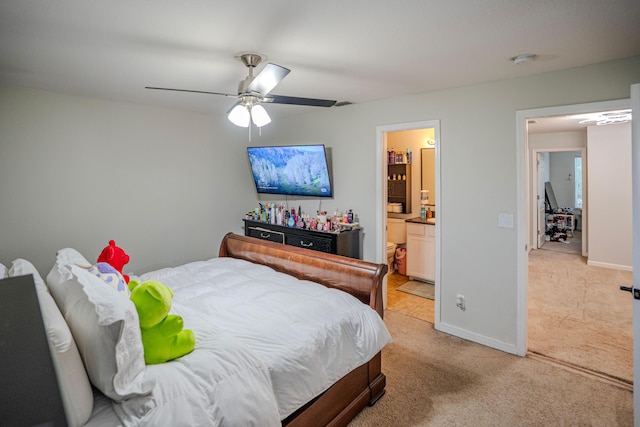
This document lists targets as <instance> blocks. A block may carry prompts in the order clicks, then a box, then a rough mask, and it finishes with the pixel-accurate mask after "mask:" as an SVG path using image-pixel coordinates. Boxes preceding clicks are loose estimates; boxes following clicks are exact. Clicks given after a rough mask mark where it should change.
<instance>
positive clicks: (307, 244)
mask: <svg viewBox="0 0 640 427" xmlns="http://www.w3.org/2000/svg"><path fill="white" fill-rule="evenodd" d="M300 246H304V247H305V248H310V247H312V246H313V242H309V243H305V242H303V241H302V240H301V241H300Z"/></svg>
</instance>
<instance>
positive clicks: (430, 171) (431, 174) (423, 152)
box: [420, 147, 437, 205]
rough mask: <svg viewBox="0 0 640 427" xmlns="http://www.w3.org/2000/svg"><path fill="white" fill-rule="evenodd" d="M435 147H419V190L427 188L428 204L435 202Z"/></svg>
mask: <svg viewBox="0 0 640 427" xmlns="http://www.w3.org/2000/svg"><path fill="white" fill-rule="evenodd" d="M435 153H436V150H435V147H428V148H421V149H420V172H421V173H420V175H421V178H422V183H421V187H420V189H421V190H429V204H430V205H435V204H436V196H437V195H436V157H435Z"/></svg>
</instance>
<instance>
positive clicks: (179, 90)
mask: <svg viewBox="0 0 640 427" xmlns="http://www.w3.org/2000/svg"><path fill="white" fill-rule="evenodd" d="M144 88H145V89H155V90H171V91H174V92H190V93H204V94H207V95H222V96H229V97H232V98H237V97H238V95H233V94H230V93H222V92H207V91H204V90H191V89H172V88H168V87H152V86H145V87H144Z"/></svg>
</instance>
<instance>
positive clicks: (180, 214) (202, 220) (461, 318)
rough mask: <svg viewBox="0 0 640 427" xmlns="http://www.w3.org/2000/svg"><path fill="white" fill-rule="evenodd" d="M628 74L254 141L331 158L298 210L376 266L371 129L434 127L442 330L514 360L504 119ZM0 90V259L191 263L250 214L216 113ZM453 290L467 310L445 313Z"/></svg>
mask: <svg viewBox="0 0 640 427" xmlns="http://www.w3.org/2000/svg"><path fill="white" fill-rule="evenodd" d="M505 66H510V64H508V63H505ZM638 76H640V57H636V58H631V59H628V60H623V61H614V62H609V63H604V64H599V65H594V66H589V67H581V68H576V69H571V70H566V71H559V72H551V73H545V74H540V75H537V76H532V77H526V78H519V79H512V80H504V81H497V82H491V83H484V84H478V85H473V86H466V87H459V88H452V89H447V90H442V91H436V92H430V93H426V94H422V95H415V96H406V97H398V98H393V99H388V100H382V101H377V102H371V103H366V104H353V105H349V106H345V107H337V108H331V109H310V112H309V113H305V112H304V111H305V109H304V108H303V107H301V108H300V111H301V113H300V115H298V116H295V117H290V118H287V119H281V120H278V121H277V122H274V123H272V124H271V125H269V126H267V127H265V128H264V129H263V135H262V139H261V140H260V143H261V144H267V143H272V144H289V143H304V142H315V143H323V144H325V145H326V146H327V147H330V148H331V153H332V162H333V180H334V184H335V187H336V188H335V197H334V199H332V200H326V201H321V202H319V201H316V200H310V201H301V202H300V204H302V205H303V209H304V210H309V211H315V210H317V209H318V207H319V206H322V207H323V209H325V208H326V209H327V210H333V209H335V208H340V209H349V208H351V209H354V211H355V212H356V213H357V215H358V216H359V220H360V224H361V225H362V227H363V231H364V240H363V248H364V259H365V260H369V261H374V260H376V257H377V255H376V254H377V253H378V251H377V245H378V244H381V243H382V242H379V240H380V238H379V237H378V232H379V230H376V219H377V216H378V215H381V207H380V206H377V204H376V173H377V172H378V168H379V167H380V165H379V163H378V162H377V160H376V152H377V149H378V147H377V146H376V145H377V142H376V137H377V135H376V128H377V126H380V125H390V124H397V123H409V122H418V121H425V120H440V137H441V139H440V141H441V145H440V159H441V181H440V182H441V194H439V195H438V205H439V209H440V211H439V212H440V213H441V216H440V218H439V221H440V223H441V227H442V236H441V238H442V248H441V283H440V285H441V298H440V301H439V303H440V304H441V310H440V313H441V325H442V326H443V328H445V329H446V330H447V331H449V332H451V333H454V334H456V335H459V336H462V337H465V338H469V339H473V340H476V341H478V342H483V343H485V344H488V345H492V346H494V347H497V348H502V349H504V350H506V351H513V352H515V342H516V332H517V331H516V323H517V322H516V318H517V316H516V314H517V313H516V310H517V301H516V282H517V266H516V254H517V253H518V251H520V250H524V247H523V248H519V247H517V245H516V228H517V225H516V228H513V229H509V228H498V226H497V219H498V213H512V214H515V213H516V210H517V205H516V204H517V200H516V195H517V194H516V193H517V188H516V181H517V170H518V168H519V167H520V166H519V165H517V162H516V158H517V156H516V146H515V143H514V141H515V140H516V111H518V110H523V109H528V108H538V107H546V106H552V105H566V104H577V103H583V102H591V101H597V100H608V99H620V98H628V97H629V85H630V84H631V83H632V82H634V81H635V80H637V79H638ZM0 90H2V92H1V93H0V135H1V138H2V139H1V141H0V144H1V145H0V200H2V204H1V205H0V262H3V263H8V262H10V261H11V260H12V259H13V258H14V257H17V256H23V257H27V258H32V259H33V260H34V261H35V262H36V266H37V267H39V268H42V267H46V268H47V269H48V268H49V266H50V265H52V263H53V256H54V255H53V253H54V251H55V250H56V249H58V248H60V247H63V246H75V247H77V248H78V249H80V250H81V251H86V252H87V253H90V252H91V251H94V252H93V254H94V256H97V254H98V252H99V250H100V249H101V248H102V246H104V245H105V244H106V241H107V240H108V239H111V238H114V239H116V241H118V243H120V244H121V245H122V246H123V247H125V248H126V249H127V250H128V251H129V253H130V254H131V255H132V261H131V263H130V264H131V267H132V270H134V271H139V270H146V269H148V268H154V267H156V266H160V265H169V264H176V263H178V262H182V261H185V260H187V259H201V258H203V257H206V256H208V255H214V254H215V253H217V247H218V244H219V241H220V239H221V237H222V234H223V233H224V232H225V231H233V230H237V231H241V229H240V227H241V226H242V223H241V218H242V215H243V214H244V212H246V211H247V210H248V209H250V208H252V207H253V206H255V203H256V200H257V197H256V194H255V189H254V188H253V184H252V183H251V181H250V178H251V177H250V174H249V172H248V169H247V168H248V166H247V160H246V152H245V147H246V146H247V143H246V133H245V132H243V130H242V129H240V130H236V129H233V125H230V124H228V122H226V118H224V117H208V116H206V115H200V114H194V113H183V112H176V111H169V110H162V109H154V108H150V107H141V106H134V105H129V104H123V103H112V102H107V101H99V100H89V99H83V98H75V97H71V96H64V95H55V94H50V93H46V92H40V91H31V90H26V89H7V88H2V89H0ZM254 145H257V144H254ZM88 162H89V163H88ZM521 166H522V167H524V165H521ZM385 176H386V175H385ZM105 181H106V184H101V183H104V182H105ZM114 187H115V189H114ZM98 199H100V200H103V201H104V200H106V201H107V202H110V203H109V205H110V206H106V207H105V206H103V205H102V204H101V203H100V202H99V200H98ZM113 204H116V205H117V206H116V207H115V208H114V207H112V205H113ZM379 253H380V254H382V256H381V259H378V260H377V261H379V262H384V261H385V260H384V259H383V258H384V254H385V251H384V250H382V251H379ZM458 293H459V294H463V295H465V299H466V305H467V309H466V311H461V310H459V309H458V308H456V305H455V298H456V294H458Z"/></svg>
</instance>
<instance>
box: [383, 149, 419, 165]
mask: <svg viewBox="0 0 640 427" xmlns="http://www.w3.org/2000/svg"><path fill="white" fill-rule="evenodd" d="M387 156H388V159H387V164H389V165H395V164H396V163H411V162H412V160H413V153H412V152H411V150H409V149H408V148H407V150H406V151H396V150H394V149H393V148H392V149H391V150H389V151H387Z"/></svg>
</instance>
